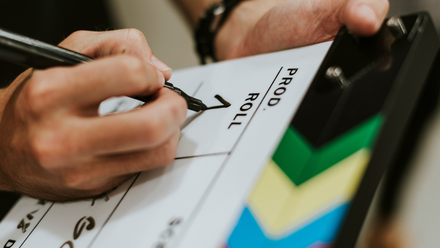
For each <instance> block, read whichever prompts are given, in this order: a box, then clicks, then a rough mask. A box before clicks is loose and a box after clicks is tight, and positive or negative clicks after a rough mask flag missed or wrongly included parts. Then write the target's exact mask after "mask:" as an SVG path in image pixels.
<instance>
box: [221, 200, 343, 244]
mask: <svg viewBox="0 0 440 248" xmlns="http://www.w3.org/2000/svg"><path fill="white" fill-rule="evenodd" d="M348 206H349V204H343V205H340V206H339V207H337V208H334V209H332V210H331V211H330V212H328V213H326V214H324V215H322V216H321V217H319V218H318V219H316V220H315V221H313V222H311V223H310V224H308V225H306V226H305V227H303V228H301V229H299V230H297V231H296V232H294V233H292V234H289V235H286V236H285V237H281V238H280V239H271V238H268V237H267V236H266V235H265V234H264V232H263V230H261V228H260V226H259V225H258V223H257V221H256V220H255V218H254V216H253V215H252V213H251V211H250V210H249V208H248V207H245V208H244V210H243V212H242V214H241V217H240V219H239V221H238V223H237V225H236V226H235V228H234V231H233V232H232V234H231V236H230V237H229V240H228V245H229V247H230V248H247V247H252V248H265V247H271V248H306V247H309V246H310V245H312V244H314V243H317V242H320V243H331V242H332V241H333V239H334V238H335V237H336V234H337V231H338V229H339V227H340V225H341V222H342V220H343V218H344V215H345V213H346V212H347V209H348Z"/></svg>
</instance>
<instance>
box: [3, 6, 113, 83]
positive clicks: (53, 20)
mask: <svg viewBox="0 0 440 248" xmlns="http://www.w3.org/2000/svg"><path fill="white" fill-rule="evenodd" d="M0 28H3V29H6V30H9V31H13V32H15V33H19V34H22V35H26V36H29V37H31V38H34V39H38V40H41V41H45V42H47V43H50V44H53V45H57V44H58V43H60V42H61V41H62V40H63V39H64V38H66V37H67V36H69V34H71V33H72V32H74V31H76V30H93V31H97V30H107V29H112V28H113V24H112V21H111V20H110V15H109V12H108V8H107V5H106V3H105V0H63V1H60V0H1V1H0ZM25 69H26V68H24V67H19V66H15V65H11V64H9V63H6V62H3V61H0V87H6V86H7V85H9V84H10V83H11V82H12V80H13V79H14V78H15V77H17V75H19V74H20V73H21V72H23V71H24V70H25Z"/></svg>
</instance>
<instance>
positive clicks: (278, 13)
mask: <svg viewBox="0 0 440 248" xmlns="http://www.w3.org/2000/svg"><path fill="white" fill-rule="evenodd" d="M176 1H178V2H179V3H180V5H181V6H183V8H184V9H185V12H186V14H187V16H188V19H189V21H190V22H191V24H192V25H193V26H194V27H196V26H197V24H198V20H199V18H200V16H202V15H203V13H204V12H205V10H206V9H207V8H208V7H209V6H210V5H211V4H212V3H215V2H220V1H219V0H176ZM388 9H389V2H388V0H243V1H242V2H241V3H240V4H239V5H237V6H236V7H235V9H234V10H233V11H232V13H231V15H230V16H229V17H228V19H227V21H226V22H225V23H224V26H223V27H221V29H220V30H219V32H218V34H217V35H216V40H215V50H216V58H217V59H218V60H225V59H233V58H238V57H244V56H249V55H255V54H261V53H267V52H273V51H279V50H283V49H287V48H293V47H299V46H304V45H310V44H315V43H319V42H324V41H329V40H332V39H333V38H334V37H335V35H336V33H337V31H338V30H339V29H340V28H341V26H343V25H345V26H347V28H348V29H349V30H350V31H351V32H352V33H353V34H356V35H360V36H368V35H372V34H374V33H375V32H377V31H378V30H379V28H380V26H381V24H382V22H383V20H384V18H385V17H386V15H387V13H388Z"/></svg>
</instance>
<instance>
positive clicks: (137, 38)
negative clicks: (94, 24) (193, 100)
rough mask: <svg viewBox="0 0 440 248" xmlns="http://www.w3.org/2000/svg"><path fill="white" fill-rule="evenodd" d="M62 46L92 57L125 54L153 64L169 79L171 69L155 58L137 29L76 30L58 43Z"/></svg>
mask: <svg viewBox="0 0 440 248" xmlns="http://www.w3.org/2000/svg"><path fill="white" fill-rule="evenodd" d="M59 45H60V46H62V47H65V48H67V49H71V50H73V51H77V52H79V53H83V54H86V55H88V56H91V57H93V58H100V57H106V56H112V55H117V54H127V55H133V56H136V57H138V58H139V59H141V60H143V61H145V62H146V63H149V64H151V65H153V66H155V67H156V68H157V69H158V70H159V71H160V72H162V74H163V75H164V77H165V80H169V79H170V77H171V74H172V70H171V68H170V67H169V66H167V65H166V64H165V63H163V62H162V61H160V60H159V59H157V58H156V57H155V56H154V54H153V52H152V51H151V49H150V46H149V45H148V43H147V40H146V38H145V36H144V34H143V33H142V32H141V31H139V30H137V29H121V30H115V31H106V32H90V31H78V32H75V33H73V34H72V35H70V36H69V37H68V38H67V39H65V40H64V41H63V42H61V43H60V44H59Z"/></svg>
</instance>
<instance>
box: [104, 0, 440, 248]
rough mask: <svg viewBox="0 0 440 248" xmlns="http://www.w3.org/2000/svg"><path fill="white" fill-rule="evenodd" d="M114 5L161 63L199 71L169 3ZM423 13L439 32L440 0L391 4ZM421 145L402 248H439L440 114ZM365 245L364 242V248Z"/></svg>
mask: <svg viewBox="0 0 440 248" xmlns="http://www.w3.org/2000/svg"><path fill="white" fill-rule="evenodd" d="M305 1H309V0H305ZM110 3H111V6H112V7H113V8H112V9H113V12H114V15H115V16H116V18H117V20H118V23H119V27H134V28H138V29H140V30H141V31H142V32H143V33H144V34H145V36H146V37H147V40H148V42H149V44H150V46H151V48H152V49H153V51H154V52H155V54H156V55H157V57H158V58H159V59H161V60H162V61H164V62H165V63H167V64H168V65H169V66H171V67H172V68H173V69H179V68H184V67H189V66H194V65H197V63H198V62H197V58H196V56H195V54H194V52H193V51H194V49H193V47H194V44H193V41H192V32H191V29H190V27H189V26H188V25H186V22H185V18H184V16H182V15H181V14H180V13H179V12H178V10H177V9H176V7H175V6H174V5H173V3H172V2H171V0H110ZM421 10H429V11H430V12H431V14H432V15H433V19H434V21H435V22H436V26H437V30H438V31H440V0H422V1H421V0H400V1H398V0H391V9H390V15H402V14H406V13H412V12H416V11H421ZM437 69H438V70H440V68H437ZM422 140H423V142H422V145H421V146H420V147H419V149H418V152H417V155H416V156H415V158H414V160H413V161H412V165H413V166H412V170H411V173H410V175H409V176H408V179H407V181H406V185H405V190H404V194H403V196H402V199H401V202H400V211H399V212H398V214H397V218H396V220H395V223H394V224H395V225H394V230H393V232H397V235H396V236H397V238H398V239H401V240H400V241H402V242H401V244H402V246H399V247H424V248H425V247H426V248H430V247H432V248H434V247H435V248H437V247H440V238H439V237H440V108H438V107H437V110H436V113H435V115H434V116H433V117H432V119H431V120H430V121H429V123H428V128H427V129H426V130H425V133H424V135H423V138H422ZM373 212H374V208H373V210H372V213H373ZM370 219H371V218H370ZM364 244H365V242H364V240H363V241H362V242H361V244H360V247H365V246H364ZM387 247H391V246H387ZM396 248H397V247H396Z"/></svg>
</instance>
